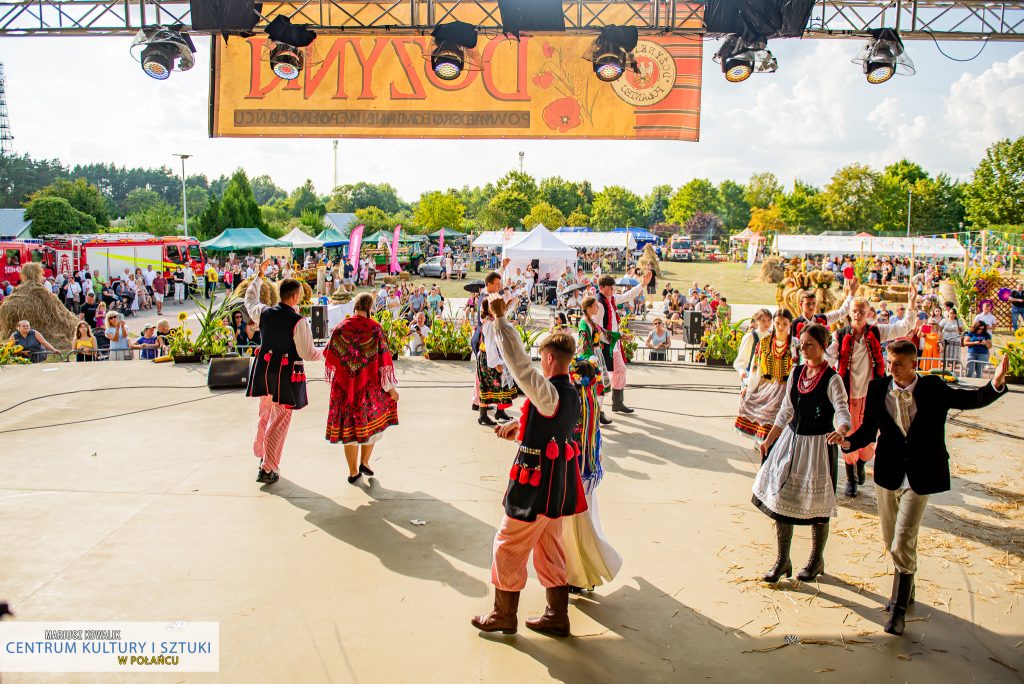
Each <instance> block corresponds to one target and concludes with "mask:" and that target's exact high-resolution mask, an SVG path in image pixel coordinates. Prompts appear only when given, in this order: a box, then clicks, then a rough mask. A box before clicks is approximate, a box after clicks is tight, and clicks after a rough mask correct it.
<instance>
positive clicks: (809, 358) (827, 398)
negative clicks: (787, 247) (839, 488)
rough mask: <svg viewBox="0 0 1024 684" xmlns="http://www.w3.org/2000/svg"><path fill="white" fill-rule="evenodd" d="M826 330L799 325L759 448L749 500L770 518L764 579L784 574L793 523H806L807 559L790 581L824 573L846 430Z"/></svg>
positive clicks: (845, 409)
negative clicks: (771, 553) (770, 553)
mask: <svg viewBox="0 0 1024 684" xmlns="http://www.w3.org/2000/svg"><path fill="white" fill-rule="evenodd" d="M828 339H829V332H828V328H826V327H825V326H823V325H820V324H818V323H811V324H809V325H807V326H805V327H804V331H803V333H801V335H800V350H801V351H802V352H803V355H804V359H805V360H806V363H804V364H802V365H799V366H796V367H795V368H794V369H793V373H792V375H791V376H790V378H789V382H788V383H787V385H786V394H785V398H784V400H783V402H782V408H781V409H780V410H779V415H778V416H777V417H776V418H775V425H773V426H772V429H771V432H769V433H768V436H767V438H766V439H765V441H764V442H763V443H762V444H761V447H760V448H761V455H762V458H764V461H763V462H762V464H761V469H760V470H759V471H758V472H757V477H756V478H755V479H754V486H753V497H752V498H751V501H752V502H753V504H754V505H755V506H757V508H758V509H760V510H761V512H762V513H764V514H765V515H767V516H768V517H769V518H771V519H772V520H774V521H775V537H776V540H777V543H778V553H777V555H776V558H775V566H774V567H773V568H772V569H771V570H770V571H769V572H768V573H767V574H766V575H764V577H763V579H764V581H765V582H772V583H774V582H778V581H779V580H780V579H781V578H782V576H783V575H785V576H786V577H791V576H792V574H793V562H792V561H791V560H790V558H789V547H790V543H791V542H792V541H793V526H794V525H811V533H812V537H811V540H812V542H811V557H810V560H808V561H807V566H806V567H805V568H804V569H803V570H801V571H800V572H799V573H798V574H797V579H799V580H801V581H803V582H810V581H811V580H813V579H814V578H815V577H817V576H818V574H819V573H822V572H824V571H825V560H824V553H825V541H826V540H827V539H828V527H829V518H832V517H835V515H836V494H835V492H836V471H837V470H838V463H839V453H838V449H837V447H836V446H835V445H837V444H840V443H841V442H842V441H843V440H844V439H845V435H846V433H847V432H849V430H850V408H849V400H848V399H847V396H846V388H845V387H844V386H843V381H842V378H840V377H839V374H838V373H836V372H835V371H834V370H832V368H831V367H830V366H829V365H828V362H827V361H826V360H825V348H826V346H828Z"/></svg>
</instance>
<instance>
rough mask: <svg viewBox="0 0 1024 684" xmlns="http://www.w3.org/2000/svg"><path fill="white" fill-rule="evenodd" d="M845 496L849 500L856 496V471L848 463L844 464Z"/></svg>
mask: <svg viewBox="0 0 1024 684" xmlns="http://www.w3.org/2000/svg"><path fill="white" fill-rule="evenodd" d="M846 496H848V497H850V498H851V499H852V498H853V497H855V496H857V469H856V468H855V467H854V466H853V465H851V464H849V463H847V464H846Z"/></svg>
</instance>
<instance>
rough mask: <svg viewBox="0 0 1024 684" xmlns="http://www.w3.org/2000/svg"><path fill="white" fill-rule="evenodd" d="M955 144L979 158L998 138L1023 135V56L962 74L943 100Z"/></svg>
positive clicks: (1017, 55)
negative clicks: (972, 72) (978, 155)
mask: <svg viewBox="0 0 1024 684" xmlns="http://www.w3.org/2000/svg"><path fill="white" fill-rule="evenodd" d="M943 100H944V104H945V116H944V119H945V121H946V123H947V124H948V125H949V127H950V129H951V130H950V132H951V133H953V134H955V138H954V139H953V140H954V141H955V144H956V146H957V147H959V148H960V149H962V150H964V151H965V152H970V153H972V154H976V155H977V154H979V152H980V151H981V150H983V149H984V148H985V147H987V146H989V145H990V144H992V143H993V142H994V141H996V140H999V139H1000V138H1006V137H1016V136H1019V135H1021V134H1022V133H1024V52H1020V53H1017V54H1016V55H1014V56H1013V57H1011V58H1010V59H1009V60H1008V61H1006V62H996V63H995V64H993V65H992V66H990V67H989V68H988V69H986V70H985V71H983V72H982V73H980V74H978V75H977V76H975V75H972V74H963V75H962V76H961V77H960V78H959V79H958V80H957V81H956V82H955V83H953V84H952V85H951V86H950V88H949V95H948V96H947V97H945V98H943Z"/></svg>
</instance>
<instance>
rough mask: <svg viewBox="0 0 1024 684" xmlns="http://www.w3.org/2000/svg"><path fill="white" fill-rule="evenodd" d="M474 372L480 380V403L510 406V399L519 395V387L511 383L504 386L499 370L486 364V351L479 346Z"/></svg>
mask: <svg viewBox="0 0 1024 684" xmlns="http://www.w3.org/2000/svg"><path fill="white" fill-rule="evenodd" d="M476 374H477V379H478V380H479V381H480V403H481V404H482V405H486V406H490V405H491V404H498V405H499V406H511V405H512V400H513V399H515V398H516V397H518V396H519V388H518V387H516V386H515V384H514V383H513V384H512V386H511V387H506V386H505V385H504V383H503V382H502V378H501V375H502V374H501V372H499V371H498V369H497V368H491V367H490V366H488V365H487V352H486V351H485V350H484V349H483V348H481V349H480V352H479V353H478V354H477V355H476Z"/></svg>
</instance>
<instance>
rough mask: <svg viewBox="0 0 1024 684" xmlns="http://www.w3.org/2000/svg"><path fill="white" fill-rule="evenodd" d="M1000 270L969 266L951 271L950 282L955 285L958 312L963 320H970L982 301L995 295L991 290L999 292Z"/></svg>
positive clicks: (991, 267)
mask: <svg viewBox="0 0 1024 684" xmlns="http://www.w3.org/2000/svg"><path fill="white" fill-rule="evenodd" d="M999 278H1000V275H999V270H998V269H997V268H996V267H994V266H990V267H988V268H982V267H979V266H968V267H967V268H966V269H963V268H958V269H954V270H952V271H950V273H949V280H950V282H952V283H953V292H954V294H955V295H956V312H957V313H958V314H959V315H960V318H961V319H962V320H970V319H971V318H973V316H974V312H975V311H976V310H977V308H978V306H979V305H980V302H981V300H983V299H986V298H988V297H990V296H992V295H993V294H995V293H994V292H990V290H993V289H995V290H998V287H997V286H998V283H999Z"/></svg>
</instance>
